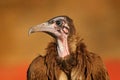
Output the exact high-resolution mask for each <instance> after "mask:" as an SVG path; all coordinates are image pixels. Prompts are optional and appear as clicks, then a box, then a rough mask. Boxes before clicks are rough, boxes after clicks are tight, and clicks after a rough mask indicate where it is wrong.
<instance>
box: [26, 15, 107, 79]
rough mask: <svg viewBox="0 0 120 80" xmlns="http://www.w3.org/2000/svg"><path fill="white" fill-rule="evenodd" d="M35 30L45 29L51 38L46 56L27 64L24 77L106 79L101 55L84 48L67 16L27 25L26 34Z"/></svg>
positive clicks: (43, 30)
mask: <svg viewBox="0 0 120 80" xmlns="http://www.w3.org/2000/svg"><path fill="white" fill-rule="evenodd" d="M35 32H44V33H47V34H49V35H50V36H52V37H53V41H52V42H50V43H49V44H48V46H47V48H46V53H45V56H42V55H39V56H38V57H36V58H35V59H34V60H33V61H32V63H31V64H30V65H29V68H28V70H27V80H109V75H108V72H107V69H106V67H105V65H104V63H103V61H102V59H101V57H100V56H99V55H97V54H95V53H93V52H90V51H88V50H87V48H86V45H85V43H84V42H83V39H81V37H80V36H79V34H77V33H76V30H75V27H74V24H73V20H72V19H71V18H70V17H68V16H65V15H63V16H57V17H54V18H51V19H50V20H48V21H46V22H44V23H42V24H39V25H36V26H33V27H31V28H30V29H29V35H30V34H31V33H35Z"/></svg>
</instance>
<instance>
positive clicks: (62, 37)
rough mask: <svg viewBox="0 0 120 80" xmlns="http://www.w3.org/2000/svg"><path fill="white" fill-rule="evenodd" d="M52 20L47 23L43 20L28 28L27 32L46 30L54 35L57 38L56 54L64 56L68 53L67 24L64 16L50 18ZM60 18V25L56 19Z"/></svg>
mask: <svg viewBox="0 0 120 80" xmlns="http://www.w3.org/2000/svg"><path fill="white" fill-rule="evenodd" d="M52 20H53V21H54V22H53V23H49V22H45V23H42V24H39V25H37V26H35V27H32V28H31V29H30V30H29V34H31V33H34V32H47V33H50V34H52V35H54V36H55V37H56V40H57V44H58V46H57V51H58V56H59V57H62V58H64V57H65V56H67V55H69V54H70V52H69V49H68V41H67V38H68V35H69V30H68V29H69V26H68V24H67V23H66V22H65V18H64V17H57V18H54V19H52ZM58 20H61V26H59V25H58V24H57V23H56V21H58Z"/></svg>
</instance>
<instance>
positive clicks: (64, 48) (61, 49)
mask: <svg viewBox="0 0 120 80" xmlns="http://www.w3.org/2000/svg"><path fill="white" fill-rule="evenodd" d="M57 44H58V45H57V51H58V55H59V57H61V58H64V57H65V56H67V55H69V54H70V52H69V47H68V41H67V38H64V39H63V38H62V39H57Z"/></svg>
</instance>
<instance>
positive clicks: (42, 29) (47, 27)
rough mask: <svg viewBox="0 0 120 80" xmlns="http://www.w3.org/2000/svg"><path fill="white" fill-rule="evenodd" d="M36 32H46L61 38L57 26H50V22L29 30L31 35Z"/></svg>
mask: <svg viewBox="0 0 120 80" xmlns="http://www.w3.org/2000/svg"><path fill="white" fill-rule="evenodd" d="M35 32H45V33H48V34H50V35H51V36H53V37H59V36H60V33H59V32H58V31H57V30H56V28H55V24H49V23H48V22H45V23H42V24H39V25H37V26H33V27H31V28H30V29H29V35H30V34H32V33H35Z"/></svg>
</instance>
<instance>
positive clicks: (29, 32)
mask: <svg viewBox="0 0 120 80" xmlns="http://www.w3.org/2000/svg"><path fill="white" fill-rule="evenodd" d="M32 33H33V30H32V28H30V30H29V31H28V36H30V34H32Z"/></svg>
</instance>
